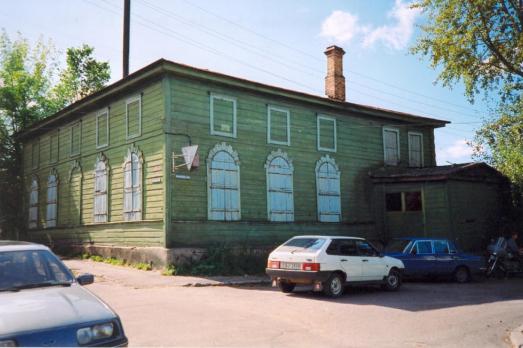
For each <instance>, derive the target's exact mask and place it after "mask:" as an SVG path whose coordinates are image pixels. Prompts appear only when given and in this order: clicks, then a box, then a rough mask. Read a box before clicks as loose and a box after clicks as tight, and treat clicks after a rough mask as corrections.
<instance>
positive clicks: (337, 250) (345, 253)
mask: <svg viewBox="0 0 523 348" xmlns="http://www.w3.org/2000/svg"><path fill="white" fill-rule="evenodd" d="M325 254H326V259H327V262H328V263H329V264H330V265H332V267H336V269H341V270H342V271H344V272H345V274H346V275H347V281H349V282H353V281H361V263H362V262H361V258H360V257H359V255H358V252H357V249H356V244H355V243H354V240H353V239H348V238H334V239H332V240H331V243H330V244H329V246H328V247H327V249H326V250H325Z"/></svg>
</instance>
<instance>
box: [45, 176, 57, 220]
mask: <svg viewBox="0 0 523 348" xmlns="http://www.w3.org/2000/svg"><path fill="white" fill-rule="evenodd" d="M57 210H58V174H57V173H56V170H55V169H53V170H51V173H50V174H49V177H48V178H47V210H46V214H45V227H46V228H49V227H56V216H57Z"/></svg>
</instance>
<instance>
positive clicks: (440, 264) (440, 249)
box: [433, 240, 458, 275]
mask: <svg viewBox="0 0 523 348" xmlns="http://www.w3.org/2000/svg"><path fill="white" fill-rule="evenodd" d="M433 243H434V254H435V255H436V263H437V265H436V271H437V273H438V274H440V275H445V274H450V273H452V272H453V271H454V268H455V267H456V261H457V258H458V257H457V255H456V254H455V253H453V254H451V253H450V248H449V243H448V242H447V241H446V240H435V241H433Z"/></svg>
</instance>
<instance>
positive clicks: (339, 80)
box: [325, 46, 345, 101]
mask: <svg viewBox="0 0 523 348" xmlns="http://www.w3.org/2000/svg"><path fill="white" fill-rule="evenodd" d="M344 54H345V51H344V50H343V48H341V47H338V46H329V47H327V49H326V50H325V55H326V56H327V76H325V94H326V95H327V97H329V98H330V99H334V100H337V101H345V77H343V55H344Z"/></svg>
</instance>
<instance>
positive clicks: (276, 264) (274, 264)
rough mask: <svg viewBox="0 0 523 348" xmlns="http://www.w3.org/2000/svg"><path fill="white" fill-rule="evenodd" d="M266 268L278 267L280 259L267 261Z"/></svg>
mask: <svg viewBox="0 0 523 348" xmlns="http://www.w3.org/2000/svg"><path fill="white" fill-rule="evenodd" d="M267 268H280V261H273V260H269V261H267Z"/></svg>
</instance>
